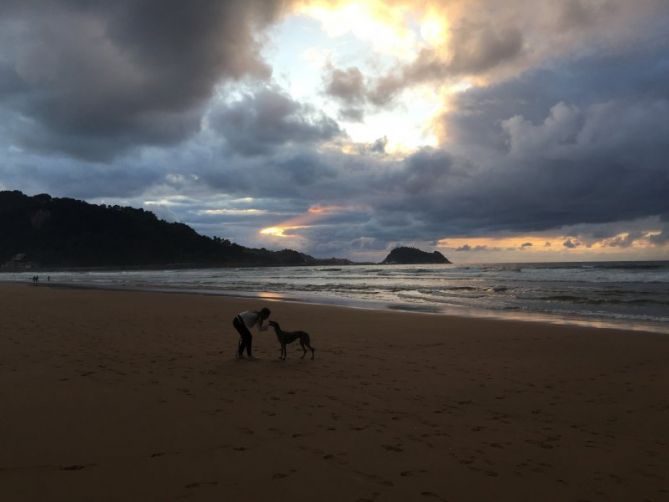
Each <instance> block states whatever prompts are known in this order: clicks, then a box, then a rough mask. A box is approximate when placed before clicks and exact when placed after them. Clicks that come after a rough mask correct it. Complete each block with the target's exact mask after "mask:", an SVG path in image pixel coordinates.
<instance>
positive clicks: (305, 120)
mask: <svg viewBox="0 0 669 502" xmlns="http://www.w3.org/2000/svg"><path fill="white" fill-rule="evenodd" d="M209 122H210V125H211V127H212V128H213V129H214V130H216V131H218V132H219V133H221V134H222V135H223V136H224V137H225V139H226V141H227V143H228V145H229V146H230V148H231V149H232V150H233V151H235V152H238V153H240V154H243V155H260V154H266V153H268V152H270V151H271V150H272V149H274V148H276V147H278V146H284V145H286V144H303V143H313V142H321V141H326V140H329V139H332V138H334V137H336V136H338V135H341V134H342V131H341V129H340V128H339V126H338V125H337V123H336V122H335V121H334V120H332V119H330V118H329V117H327V116H326V115H324V114H323V113H321V112H317V111H316V110H314V109H312V108H311V107H309V106H307V105H304V104H301V103H298V102H297V101H295V100H293V99H292V98H291V97H290V96H288V95H287V94H284V93H283V92H281V91H279V90H276V89H262V90H260V91H258V92H257V93H255V94H247V95H245V96H244V97H243V98H242V99H240V100H238V101H235V102H233V103H230V104H227V105H220V106H218V107H217V108H215V109H214V110H213V111H212V112H211V114H210V118H209Z"/></svg>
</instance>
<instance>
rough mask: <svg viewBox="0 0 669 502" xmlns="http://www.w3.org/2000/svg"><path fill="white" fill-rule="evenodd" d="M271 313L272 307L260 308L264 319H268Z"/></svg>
mask: <svg viewBox="0 0 669 502" xmlns="http://www.w3.org/2000/svg"><path fill="white" fill-rule="evenodd" d="M271 313H272V311H271V310H270V309H268V308H267V307H263V308H262V309H261V310H260V317H262V318H263V319H267V318H268V317H269V315H270V314H271Z"/></svg>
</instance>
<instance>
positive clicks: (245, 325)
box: [232, 308, 271, 359]
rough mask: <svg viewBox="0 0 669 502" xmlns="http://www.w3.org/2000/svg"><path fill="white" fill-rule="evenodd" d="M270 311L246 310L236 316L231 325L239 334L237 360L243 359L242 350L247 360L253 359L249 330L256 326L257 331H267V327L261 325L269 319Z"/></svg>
mask: <svg viewBox="0 0 669 502" xmlns="http://www.w3.org/2000/svg"><path fill="white" fill-rule="evenodd" d="M270 313H271V312H270V310H269V309H268V308H262V309H260V310H247V311H245V312H240V313H239V314H237V315H236V316H235V318H234V320H233V321H232V325H233V326H234V327H235V329H236V330H237V332H238V333H239V337H240V338H239V347H238V348H237V358H238V359H243V358H244V349H246V355H247V356H248V358H249V359H253V353H252V350H253V348H252V345H253V336H252V335H251V331H250V330H251V328H253V327H254V326H256V327H257V328H258V331H267V325H266V324H263V322H264V321H265V320H267V319H268V318H269V315H270Z"/></svg>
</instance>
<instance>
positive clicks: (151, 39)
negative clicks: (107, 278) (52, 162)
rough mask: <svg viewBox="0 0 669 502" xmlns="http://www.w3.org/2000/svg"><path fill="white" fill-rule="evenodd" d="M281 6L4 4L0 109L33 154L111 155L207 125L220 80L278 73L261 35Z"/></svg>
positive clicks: (212, 1)
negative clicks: (205, 113)
mask: <svg viewBox="0 0 669 502" xmlns="http://www.w3.org/2000/svg"><path fill="white" fill-rule="evenodd" d="M281 6H282V2H281V1H279V0H276V1H261V0H257V1H245V2H221V1H217V0H197V1H190V2H181V1H177V0H139V1H135V0H120V1H115V2H106V1H90V2H75V1H67V0H60V1H42V2H40V1H32V2H4V3H3V5H2V6H0V33H1V34H0V47H1V49H0V104H2V105H4V106H6V107H8V108H10V109H13V110H15V111H16V113H17V114H20V115H21V116H23V117H25V118H26V119H28V120H24V123H23V124H22V125H21V127H17V128H16V130H15V131H14V133H15V135H16V137H17V139H18V141H20V142H21V143H22V144H24V145H27V146H29V147H31V148H33V149H43V150H61V151H64V152H67V153H69V154H71V155H74V156H81V157H86V158H91V159H92V158H111V157H113V156H114V155H115V154H116V153H118V152H119V151H121V150H123V149H124V148H127V147H131V146H134V145H141V144H147V143H149V144H169V143H174V142H177V141H179V140H182V139H183V138H185V137H187V136H189V135H190V134H192V133H193V132H195V131H197V130H198V128H199V127H200V116H201V113H202V107H203V105H204V104H205V102H206V100H207V99H208V98H209V97H210V95H211V93H212V89H213V87H214V86H215V85H216V84H217V83H218V82H219V81H220V80H221V79H226V78H227V79H239V78H242V77H244V76H247V75H250V76H254V77H267V76H268V75H269V74H270V68H269V67H268V66H267V65H266V64H265V63H264V62H263V61H262V60H261V59H260V57H259V55H258V49H259V46H258V43H257V42H256V40H255V39H254V30H255V29H257V28H262V27H263V26H266V25H267V24H268V23H270V22H271V21H273V20H274V19H275V18H276V17H277V16H278V14H279V10H280V8H281Z"/></svg>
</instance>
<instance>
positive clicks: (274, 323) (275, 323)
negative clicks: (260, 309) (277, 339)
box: [267, 321, 279, 328]
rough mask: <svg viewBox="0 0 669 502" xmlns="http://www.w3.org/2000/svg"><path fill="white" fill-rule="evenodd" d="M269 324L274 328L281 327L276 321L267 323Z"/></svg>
mask: <svg viewBox="0 0 669 502" xmlns="http://www.w3.org/2000/svg"><path fill="white" fill-rule="evenodd" d="M267 324H269V325H270V326H272V327H273V328H278V327H279V323H278V322H276V321H267Z"/></svg>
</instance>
